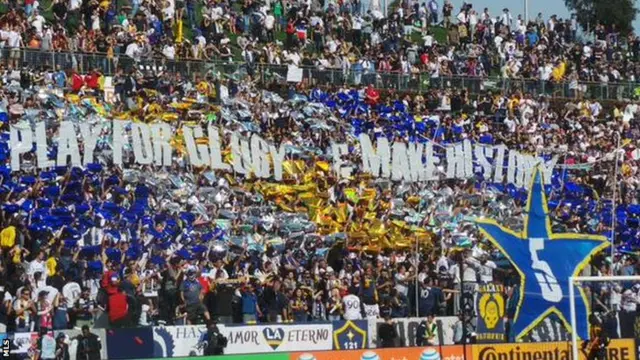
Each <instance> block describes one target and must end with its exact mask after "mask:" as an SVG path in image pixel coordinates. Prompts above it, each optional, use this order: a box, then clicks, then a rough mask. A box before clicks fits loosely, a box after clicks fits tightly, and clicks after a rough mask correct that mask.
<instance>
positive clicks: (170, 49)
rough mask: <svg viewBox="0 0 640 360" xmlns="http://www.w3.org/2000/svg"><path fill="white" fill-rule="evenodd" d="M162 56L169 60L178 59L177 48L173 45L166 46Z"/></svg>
mask: <svg viewBox="0 0 640 360" xmlns="http://www.w3.org/2000/svg"><path fill="white" fill-rule="evenodd" d="M162 55H164V56H165V57H166V58H167V59H169V60H173V59H174V58H175V57H176V48H175V47H174V46H173V45H165V47H164V48H163V49H162Z"/></svg>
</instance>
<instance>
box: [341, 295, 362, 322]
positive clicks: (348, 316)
mask: <svg viewBox="0 0 640 360" xmlns="http://www.w3.org/2000/svg"><path fill="white" fill-rule="evenodd" d="M342 305H343V306H344V319H345V320H360V319H361V318H362V311H361V309H360V298H359V297H357V296H355V295H352V294H349V295H347V296H345V297H343V298H342Z"/></svg>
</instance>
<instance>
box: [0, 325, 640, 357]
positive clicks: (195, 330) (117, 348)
mask: <svg viewBox="0 0 640 360" xmlns="http://www.w3.org/2000/svg"><path fill="white" fill-rule="evenodd" d="M455 319H456V318H454V317H442V318H438V319H437V324H438V334H437V340H436V341H435V343H436V344H437V345H436V346H431V347H428V346H427V347H425V346H417V345H416V341H415V339H416V331H417V327H418V325H419V322H420V321H421V319H418V318H407V319H396V320H397V321H396V326H397V327H396V329H397V330H398V338H399V339H400V342H398V343H397V346H402V347H398V348H393V349H381V348H380V346H379V343H378V336H377V329H378V325H379V324H380V323H381V321H379V320H378V321H376V320H369V321H367V320H356V321H337V322H333V323H330V322H320V323H307V324H264V325H262V324H261V325H237V326H236V325H226V326H225V325H219V329H220V331H221V333H222V334H223V335H224V336H225V337H227V339H228V345H227V347H226V348H225V354H227V356H224V357H216V358H217V359H220V358H223V359H234V360H235V359H240V358H242V359H248V360H251V359H258V358H260V359H267V360H280V359H291V360H324V359H327V360H362V359H367V360H387V359H389V360H390V359H406V360H412V359H415V360H419V359H420V360H437V359H451V360H455V359H476V360H498V359H551V360H554V359H558V360H560V359H570V357H571V353H570V352H571V346H570V344H571V343H570V341H555V342H533V343H513V344H507V343H501V344H482V345H470V344H469V345H466V346H462V345H454V344H453V341H452V335H453V334H452V331H453V330H452V329H453V325H454V324H455V321H456V320H455ZM206 331H207V329H206V326H204V325H197V326H164V327H141V328H128V329H110V330H104V329H92V332H93V333H94V334H96V335H97V336H98V337H99V338H100V339H101V341H102V350H101V358H102V359H161V358H184V357H192V356H202V355H203V346H202V344H201V339H202V338H203V336H202V335H203V334H204V333H205V332H206ZM62 332H63V333H65V334H66V335H67V336H68V339H69V340H70V346H69V353H70V358H71V359H75V358H76V348H77V345H78V344H77V340H76V339H75V337H76V336H77V335H78V334H79V333H80V332H79V331H78V330H65V331H62ZM58 333H59V331H56V333H55V334H54V335H55V336H57V335H58ZM5 338H7V335H6V334H0V339H5ZM9 338H10V339H12V344H13V346H12V352H13V353H14V354H15V355H16V358H27V357H28V356H29V355H30V354H33V344H34V343H35V342H36V341H37V339H38V335H37V333H17V334H10V335H9ZM636 346H637V345H636V344H635V341H634V340H632V339H614V340H612V342H611V344H610V345H609V347H608V350H607V351H608V357H607V359H609V360H634V359H637V354H638V353H639V352H638V351H637V347H636ZM582 356H583V358H586V356H585V354H582Z"/></svg>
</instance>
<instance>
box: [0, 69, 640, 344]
mask: <svg viewBox="0 0 640 360" xmlns="http://www.w3.org/2000/svg"><path fill="white" fill-rule="evenodd" d="M63 76H64V73H56V72H52V71H49V72H46V73H43V74H40V75H39V76H38V80H35V79H33V78H32V77H30V76H27V77H21V76H19V74H17V75H16V74H14V72H12V71H10V70H6V71H5V73H4V75H3V76H2V77H1V79H2V80H3V84H2V85H3V87H2V102H0V109H2V112H0V114H2V120H3V123H4V124H5V125H4V126H5V129H6V126H7V125H8V124H17V123H19V122H21V121H27V122H33V121H36V120H42V121H45V122H46V123H47V124H48V125H49V129H48V135H49V136H50V137H53V136H54V135H55V133H56V131H57V128H56V124H58V123H59V120H60V119H62V118H65V119H72V121H75V122H83V121H87V122H91V123H96V122H100V121H104V120H105V119H112V118H116V119H118V118H123V119H132V120H134V121H147V122H153V121H166V122H168V123H170V124H171V125H172V126H175V128H176V129H177V128H179V126H181V125H185V124H187V125H188V124H201V125H206V124H209V123H215V124H217V125H219V126H220V127H221V128H222V129H223V131H224V134H225V135H224V137H225V138H228V136H229V132H231V131H234V130H236V131H240V132H241V133H243V134H249V133H253V132H257V133H260V134H261V136H264V138H265V139H267V140H268V141H271V142H273V143H276V144H286V145H287V149H288V150H287V153H288V157H287V159H288V160H287V161H286V162H285V165H284V168H285V173H286V177H285V181H284V183H281V184H277V183H275V182H272V181H259V180H257V179H255V178H252V177H245V176H242V175H239V174H234V175H231V174H224V173H216V172H213V171H209V170H207V169H202V168H195V167H193V166H190V165H189V164H188V163H187V162H188V161H187V159H186V158H185V144H184V139H183V138H181V135H180V134H179V133H178V134H177V135H176V137H175V138H174V139H173V140H172V146H173V147H174V151H175V156H176V158H175V159H174V163H175V164H176V165H175V166H173V167H172V168H170V169H162V168H155V167H150V166H139V165H135V164H134V163H133V162H132V157H127V159H129V160H128V162H127V164H126V166H125V169H122V168H120V167H117V166H113V165H112V164H111V163H110V160H109V159H110V156H111V155H110V149H109V146H108V145H106V144H108V141H107V139H108V136H109V135H108V131H106V132H105V133H104V134H103V135H102V136H101V138H100V139H99V141H98V147H97V150H96V156H97V159H98V161H99V162H98V163H96V164H91V165H89V166H87V167H86V168H85V169H80V168H66V167H64V168H55V169H52V170H50V171H39V170H37V169H35V167H34V161H35V157H34V156H31V155H29V154H27V155H26V156H24V157H23V165H22V166H23V168H22V171H19V172H11V171H10V170H9V167H8V166H6V165H5V166H4V167H3V168H2V175H3V176H2V184H3V186H2V195H1V196H2V202H3V206H2V231H1V232H0V240H1V242H0V245H1V246H2V263H1V264H2V266H1V270H0V274H1V275H2V276H0V284H2V291H3V294H4V297H3V299H4V301H3V303H2V307H1V308H0V315H1V316H0V323H2V324H3V327H4V328H5V330H9V331H18V332H20V331H30V330H33V329H39V328H42V327H46V328H56V329H60V328H67V327H71V326H76V327H79V326H83V325H91V326H133V325H139V326H149V325H152V324H157V323H159V322H164V323H167V324H181V323H198V322H204V321H206V320H210V319H216V320H218V321H220V322H223V323H231V322H236V323H240V322H245V323H252V322H255V321H298V322H300V321H313V320H327V319H328V320H331V319H339V318H346V319H355V318H360V317H377V316H391V317H405V316H409V315H420V314H422V316H424V315H426V314H434V315H441V314H449V315H452V314H457V313H460V311H461V309H460V304H461V303H462V302H460V301H459V300H460V296H464V295H461V290H462V294H464V292H465V291H466V292H467V293H469V294H471V293H473V289H474V287H475V286H477V284H480V283H491V282H496V283H500V284H505V285H507V287H508V288H509V289H513V286H515V284H517V274H516V273H515V272H514V271H513V270H512V269H511V267H510V266H509V265H508V262H507V261H506V259H505V258H504V257H502V256H501V255H500V254H499V253H498V252H496V251H495V250H494V249H492V248H491V246H490V245H489V244H488V243H487V242H486V241H485V240H483V238H482V236H481V235H480V234H479V233H478V232H477V231H476V229H475V227H474V226H473V223H472V220H473V218H474V217H475V216H483V215H484V216H491V217H494V218H497V219H499V220H500V221H502V222H504V223H506V224H508V225H509V226H511V227H513V228H516V229H517V228H518V227H519V226H521V216H522V207H523V206H524V203H525V201H526V190H524V189H516V188H515V187H514V186H513V185H504V184H492V185H489V184H484V185H483V181H482V180H481V178H479V177H478V178H476V179H468V180H450V179H449V180H442V181H436V182H428V183H415V184H405V183H398V182H392V181H390V180H384V181H380V180H379V179H378V180H375V179H371V177H370V176H367V175H366V174H363V173H362V172H361V169H358V170H356V171H355V173H354V174H353V175H354V176H353V177H352V179H351V180H339V179H336V178H335V177H334V176H333V175H332V172H331V170H330V166H329V165H328V164H329V163H328V161H327V159H328V154H327V152H326V149H327V148H328V145H329V143H330V141H342V142H346V143H349V144H354V142H355V141H356V140H355V136H357V135H358V134H360V133H367V134H370V135H372V136H386V137H388V138H389V139H395V140H398V141H433V142H435V143H437V144H447V143H451V142H456V141H460V140H461V139H465V138H467V139H472V140H473V141H476V142H480V143H490V144H505V145H507V146H508V147H509V148H511V149H517V150H519V151H527V152H538V153H541V154H553V153H558V154H561V159H562V160H561V164H562V165H561V166H560V168H559V169H557V170H556V171H554V178H553V190H552V194H551V197H550V201H551V203H550V206H551V208H552V209H553V214H552V216H553V219H554V223H553V227H554V231H579V232H588V233H603V234H610V233H611V224H612V222H611V216H612V211H611V210H612V209H611V207H612V206H611V202H610V201H607V200H604V199H607V198H609V199H610V197H611V191H610V189H611V185H612V184H611V182H612V181H614V179H613V178H612V177H611V176H610V174H611V171H612V167H613V166H614V165H613V164H614V162H613V161H612V159H613V156H614V154H615V153H619V152H622V153H623V154H621V157H620V159H621V161H620V177H619V178H618V179H617V180H618V181H620V190H619V192H618V200H617V201H618V202H619V206H618V207H617V208H616V217H617V223H616V224H617V225H616V235H617V238H618V241H617V248H618V251H617V253H616V254H617V255H616V256H615V258H613V259H611V258H606V257H603V258H601V259H599V260H594V268H593V269H591V271H593V272H600V273H603V274H608V273H613V272H615V273H623V274H635V273H636V262H635V258H634V256H632V255H631V254H626V252H628V251H632V250H633V249H635V246H636V245H637V238H638V232H637V230H638V213H639V212H640V211H638V205H636V204H637V202H638V195H639V193H638V191H637V188H638V177H637V176H638V175H637V161H636V160H635V159H636V156H635V155H634V152H633V150H634V149H635V148H634V145H633V144H629V143H627V142H626V141H624V139H634V138H637V136H638V128H637V122H636V121H634V119H635V116H636V112H637V106H636V105H635V104H634V103H629V104H628V105H627V106H626V107H624V108H621V109H618V108H613V109H611V110H609V111H605V110H603V107H602V106H601V105H600V104H599V103H598V102H597V101H591V100H584V101H580V102H577V103H569V104H568V105H566V106H560V107H558V106H557V105H555V106H554V105H553V104H551V103H550V100H549V98H547V97H544V96H541V97H539V98H532V97H531V96H530V95H528V94H522V93H519V92H516V93H513V94H506V93H493V94H492V93H485V94H482V95H473V96H471V95H469V94H466V93H465V92H458V91H453V92H451V91H449V90H447V91H439V90H433V91H430V92H429V93H426V94H420V95H416V96H408V95H407V96H405V97H400V96H399V95H398V94H395V93H393V92H391V93H389V94H384V95H381V94H380V93H379V92H378V91H377V90H375V89H374V88H372V87H367V88H360V89H352V88H335V89H332V90H330V91H327V92H324V91H322V90H318V89H313V90H305V89H304V85H301V86H299V87H298V88H295V89H287V88H286V87H285V88H284V89H282V88H278V86H277V85H275V84H256V83H252V82H249V81H243V82H236V81H235V80H233V79H230V80H219V79H215V78H214V77H213V75H206V76H202V77H199V78H197V79H195V80H191V79H188V78H182V77H180V76H179V75H177V74H176V75H172V74H162V73H159V74H142V73H140V72H138V71H137V70H136V69H135V68H134V69H132V71H131V72H129V73H124V72H119V73H118V75H116V77H115V78H114V80H113V82H114V84H116V85H115V93H116V94H117V95H116V97H115V103H114V104H110V103H108V102H106V101H105V99H104V94H103V92H102V90H100V88H99V86H98V85H96V84H100V83H101V81H100V79H99V78H100V75H99V74H88V75H85V76H80V75H79V74H77V73H75V72H74V73H72V74H71V75H70V77H69V79H68V82H69V85H70V86H69V87H65V88H64V89H63V88H61V87H60V85H66V82H65V81H62V80H60V79H58V78H60V77H63ZM173 76H175V78H174V77H173ZM266 89H269V90H266ZM278 90H280V92H282V90H284V92H287V90H288V93H289V95H288V96H289V97H290V98H289V99H287V100H285V99H283V98H282V97H281V96H280V95H278V93H277V92H274V91H278ZM214 104H218V105H214ZM5 134H6V132H5ZM3 136H4V137H3V139H4V140H3V142H0V145H2V146H0V149H2V154H3V155H2V156H3V158H4V159H5V160H6V159H8V158H9V157H10V156H9V154H8V144H7V137H6V136H7V135H3ZM616 137H621V139H623V144H624V146H623V147H621V148H620V149H618V150H616V142H615V141H614V140H613V139H615V138H616ZM50 146H51V149H50V150H51V151H55V144H50ZM225 148H226V140H225ZM226 154H227V156H226V159H227V161H229V160H228V151H227V152H226ZM314 154H315V155H314ZM346 160H347V161H350V162H352V163H353V164H354V165H355V166H356V168H358V167H359V165H358V164H359V160H358V154H357V151H356V152H355V153H353V154H351V155H350V156H349V157H348V158H347V159H346ZM416 245H417V246H418V247H419V250H418V251H416ZM422 290H427V291H422ZM607 291H616V292H618V293H619V295H620V296H618V297H615V296H613V297H612V296H607V295H606V292H607ZM599 295H601V297H600V298H599V300H598V301H600V305H602V306H603V307H610V306H614V307H617V308H619V309H624V310H630V309H632V308H634V307H635V306H636V302H637V296H638V295H637V288H633V289H626V288H622V287H613V286H611V287H605V288H604V289H602V290H601V292H599ZM623 295H624V296H623ZM159 299H162V301H159ZM511 300H512V301H511V305H510V307H509V309H510V310H509V311H511V312H512V311H513V306H514V305H513V301H515V300H514V298H513V297H511ZM612 302H613V303H612Z"/></svg>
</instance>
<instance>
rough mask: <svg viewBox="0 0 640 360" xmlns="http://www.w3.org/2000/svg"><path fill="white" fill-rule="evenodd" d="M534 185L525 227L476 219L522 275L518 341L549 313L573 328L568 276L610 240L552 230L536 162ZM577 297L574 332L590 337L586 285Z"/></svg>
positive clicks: (515, 328)
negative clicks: (517, 228) (507, 226)
mask: <svg viewBox="0 0 640 360" xmlns="http://www.w3.org/2000/svg"><path fill="white" fill-rule="evenodd" d="M530 184H531V185H530V189H529V195H528V199H527V204H526V209H525V219H524V226H523V230H522V231H521V232H515V231H513V230H511V229H508V228H505V227H503V226H501V225H500V224H498V223H497V222H496V221H495V220H490V219H480V220H477V225H478V227H479V228H480V230H481V231H482V233H483V234H484V235H485V237H486V238H487V239H488V240H489V241H490V242H491V243H492V244H493V245H494V246H496V247H497V248H498V249H499V250H500V251H501V252H502V253H503V254H504V256H506V257H507V259H509V261H510V262H511V264H512V265H513V267H514V268H515V269H516V271H517V272H518V274H519V275H520V284H519V286H518V287H517V290H516V291H518V292H519V293H518V294H517V296H518V295H519V297H517V299H518V303H517V307H516V311H515V315H514V318H513V324H512V333H513V334H514V335H515V338H516V340H519V339H521V338H523V337H524V336H525V335H526V334H527V333H528V332H529V331H531V330H533V329H534V328H535V327H536V326H537V325H538V324H539V323H540V322H541V321H542V320H544V319H545V318H546V317H547V316H549V315H551V314H555V315H557V317H558V318H559V319H560V320H561V321H562V323H563V324H564V326H565V327H566V328H567V330H568V331H572V329H571V326H570V322H569V319H570V312H569V307H570V304H571V299H570V298H569V277H570V276H578V275H579V274H580V272H581V271H582V269H583V268H584V267H585V266H587V265H588V264H589V260H590V259H591V256H592V255H594V254H595V253H597V252H598V251H600V250H602V249H604V248H607V247H608V246H609V245H610V244H609V242H608V241H607V239H606V237H604V236H599V235H589V234H574V233H567V234H560V233H559V234H554V233H552V232H551V221H550V219H549V209H548V207H547V199H546V196H545V192H544V185H543V184H544V182H543V181H542V172H541V171H540V169H539V168H537V167H536V169H535V170H534V172H533V180H532V181H531V182H530ZM574 301H575V304H576V329H575V331H576V332H577V335H578V336H579V337H580V338H581V339H587V338H588V334H589V325H588V321H587V317H588V315H589V302H588V299H587V296H586V294H585V293H584V291H583V290H582V288H580V287H578V291H576V299H574Z"/></svg>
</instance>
